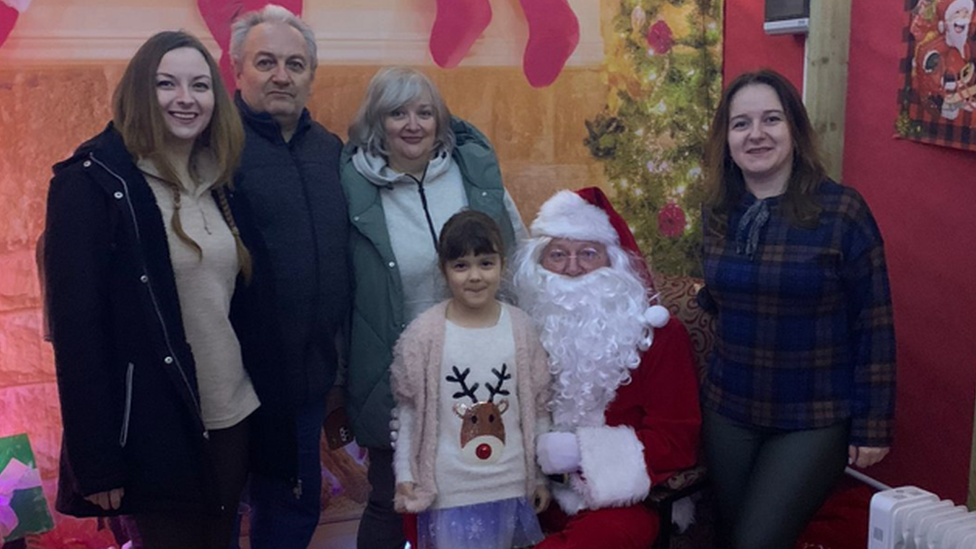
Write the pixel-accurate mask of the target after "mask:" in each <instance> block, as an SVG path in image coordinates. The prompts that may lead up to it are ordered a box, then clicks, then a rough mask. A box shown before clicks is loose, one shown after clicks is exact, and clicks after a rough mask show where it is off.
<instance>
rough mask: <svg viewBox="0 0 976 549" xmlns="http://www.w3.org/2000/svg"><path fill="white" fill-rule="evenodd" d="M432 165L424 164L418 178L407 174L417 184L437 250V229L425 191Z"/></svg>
mask: <svg viewBox="0 0 976 549" xmlns="http://www.w3.org/2000/svg"><path fill="white" fill-rule="evenodd" d="M429 167H430V162H428V163H427V165H426V166H424V173H423V174H422V175H421V176H420V179H417V178H416V177H414V176H413V175H411V174H406V175H407V177H409V178H410V179H413V180H414V182H415V183H416V184H417V192H419V193H420V204H421V205H422V206H423V208H424V216H425V217H426V218H427V228H428V229H430V238H431V239H433V240H434V250H435V251H436V250H437V231H435V230H434V221H433V219H431V217H430V207H429V206H428V205H427V193H426V192H425V191H424V180H425V179H427V168H429Z"/></svg>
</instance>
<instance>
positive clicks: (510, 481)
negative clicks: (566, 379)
mask: <svg viewBox="0 0 976 549" xmlns="http://www.w3.org/2000/svg"><path fill="white" fill-rule="evenodd" d="M437 253H438V259H439V262H440V269H441V273H443V275H444V278H445V279H446V281H447V285H448V287H449V288H450V290H451V294H452V296H453V297H452V298H451V299H449V300H447V301H445V302H442V303H440V304H438V305H435V306H434V307H432V308H431V309H429V310H428V311H427V312H425V313H423V314H422V315H420V316H419V317H417V319H416V320H414V321H413V322H412V323H411V324H410V326H408V327H407V329H406V331H404V332H403V335H402V336H401V337H400V340H399V341H398V342H397V345H396V348H395V349H394V359H393V365H392V367H391V375H392V386H393V395H394V398H395V399H396V402H397V413H398V414H399V420H400V421H399V423H400V429H399V433H398V435H397V441H396V450H395V452H394V460H393V466H394V472H395V474H396V482H397V487H396V496H395V498H394V505H395V507H396V509H397V511H398V512H401V513H418V514H419V516H418V517H417V530H418V538H419V539H418V542H419V549H456V548H461V547H463V548H465V549H510V548H513V547H514V548H519V547H531V546H532V545H534V544H536V543H538V542H539V541H541V540H542V538H543V535H542V531H541V529H540V528H539V522H538V520H537V519H536V516H535V512H537V511H541V510H543V509H544V508H545V507H546V506H547V505H548V502H549V492H548V490H547V489H546V488H545V485H544V480H543V478H544V477H543V476H542V474H541V472H539V471H538V470H537V468H536V465H535V439H536V435H537V434H541V433H543V432H546V431H548V429H549V425H550V417H549V412H548V410H547V408H546V403H547V402H548V400H549V371H548V368H547V362H546V355H545V351H544V350H543V349H542V346H541V345H540V344H539V338H538V336H537V334H536V332H535V330H534V329H533V328H532V326H531V323H530V320H529V318H528V317H527V316H526V315H525V313H523V312H522V311H521V310H519V309H517V308H515V307H513V306H511V305H507V304H503V303H501V302H499V301H498V300H497V299H495V294H496V292H497V291H498V286H499V283H500V282H501V279H502V271H503V267H504V264H503V261H504V260H503V258H504V256H505V250H504V244H503V243H502V237H501V233H500V232H499V230H498V227H497V226H496V225H495V222H494V221H493V220H492V219H491V218H490V217H489V216H487V215H485V214H483V213H480V212H476V211H462V212H460V213H458V214H455V215H454V216H453V217H451V218H450V219H449V220H448V221H447V223H446V224H445V225H444V228H443V229H442V230H441V235H440V240H439V242H438V250H437ZM533 507H534V508H533Z"/></svg>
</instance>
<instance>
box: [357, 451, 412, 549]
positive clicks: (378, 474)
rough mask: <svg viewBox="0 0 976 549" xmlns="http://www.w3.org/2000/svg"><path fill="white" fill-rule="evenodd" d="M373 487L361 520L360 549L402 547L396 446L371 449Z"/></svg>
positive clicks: (371, 480)
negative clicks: (395, 498) (395, 496)
mask: <svg viewBox="0 0 976 549" xmlns="http://www.w3.org/2000/svg"><path fill="white" fill-rule="evenodd" d="M367 476H368V478H369V484H370V486H371V490H370V491H369V501H368V502H367V503H366V510H365V511H363V518H362V520H361V521H360V522H359V535H358V537H357V539H356V547H357V548H358V549H403V545H404V544H405V543H406V542H407V540H406V538H405V537H404V535H403V517H402V516H400V515H398V514H397V512H396V511H394V510H393V493H394V491H395V490H396V486H395V484H396V480H395V479H394V477H393V450H383V449H378V448H370V449H369V471H368V473H367Z"/></svg>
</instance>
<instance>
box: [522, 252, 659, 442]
mask: <svg viewBox="0 0 976 549" xmlns="http://www.w3.org/2000/svg"><path fill="white" fill-rule="evenodd" d="M614 255H617V257H614ZM611 261H612V264H613V265H620V264H627V261H628V259H627V256H626V255H625V254H624V253H623V252H622V251H619V250H618V254H613V253H611ZM515 284H516V292H517V294H518V298H519V306H520V307H521V308H522V309H523V310H525V312H526V313H528V314H529V316H530V317H532V319H533V320H534V321H535V323H536V326H537V328H538V329H539V332H540V336H541V340H542V345H543V347H544V348H545V349H546V351H547V352H548V353H549V369H550V371H551V372H552V374H553V384H552V389H553V400H552V402H551V408H552V412H553V422H554V424H555V427H556V429H558V430H574V429H575V428H576V427H580V426H600V425H603V423H604V419H605V418H604V412H605V410H606V407H607V405H608V404H609V403H610V402H612V401H613V399H614V397H615V396H616V393H617V388H618V387H620V386H621V385H625V384H627V383H630V371H631V370H633V369H634V368H637V366H638V365H639V364H640V350H639V347H641V346H646V345H642V343H645V342H646V338H647V335H648V328H647V327H646V325H645V323H644V321H643V317H642V315H643V313H644V311H645V309H646V308H647V300H646V297H645V296H646V293H645V289H644V285H643V284H642V283H641V281H640V279H639V278H638V277H637V276H635V275H634V274H633V272H632V271H631V270H630V269H627V268H618V267H607V268H602V269H598V270H596V271H593V272H591V273H589V274H586V275H583V276H579V277H575V278H573V277H566V276H563V275H558V274H554V273H551V272H549V271H547V270H546V269H544V268H543V267H542V266H541V265H539V264H538V262H537V261H534V260H533V259H531V258H524V260H523V264H522V266H521V268H520V269H519V271H518V272H517V273H516V280H515Z"/></svg>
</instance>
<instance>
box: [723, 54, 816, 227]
mask: <svg viewBox="0 0 976 549" xmlns="http://www.w3.org/2000/svg"><path fill="white" fill-rule="evenodd" d="M757 84H762V85H766V86H769V87H770V88H772V89H773V91H774V92H776V95H777V96H778V97H779V101H780V103H781V104H782V105H783V112H784V116H785V117H786V123H787V124H788V125H789V129H790V137H791V138H792V140H793V166H792V170H791V172H790V178H789V181H787V184H786V192H785V193H784V195H783V206H784V213H785V214H786V217H787V219H789V220H790V222H791V223H793V224H795V225H798V226H802V227H810V226H814V225H816V224H817V221H818V218H819V215H820V210H821V209H822V208H821V206H820V204H819V203H818V202H817V200H816V197H815V193H816V190H817V187H818V186H819V185H820V183H821V182H822V181H823V180H824V179H826V177H827V171H826V169H825V168H824V165H823V161H822V160H821V157H820V147H819V145H818V142H817V133H816V131H814V129H813V126H812V125H811V124H810V118H809V117H808V116H807V110H806V108H805V107H804V106H803V100H802V99H801V98H800V94H799V92H797V90H796V88H795V87H794V86H793V84H791V83H790V81H789V80H787V79H786V77H784V76H783V75H781V74H779V73H778V72H776V71H773V70H769V69H762V70H758V71H755V72H747V73H744V74H740V75H739V76H738V77H736V78H735V80H733V81H732V82H731V83H730V84H729V86H728V87H727V88H726V89H725V91H724V92H723V93H722V99H721V101H719V104H718V109H716V111H715V118H714V120H713V121H712V128H711V130H710V132H709V135H708V142H707V143H706V145H705V186H706V192H707V195H706V199H705V210H706V216H707V217H708V219H709V226H711V227H712V230H721V227H723V226H724V225H725V223H726V222H727V220H728V214H729V212H730V211H732V209H734V208H735V206H736V205H737V204H738V203H739V200H740V199H741V198H742V195H743V194H744V193H745V192H746V183H745V178H744V177H743V175H742V170H741V169H740V168H739V166H738V165H736V163H735V161H733V160H732V155H731V153H730V151H729V139H728V135H729V110H730V105H731V103H732V99H733V98H734V97H735V95H736V94H737V93H738V92H739V91H741V90H742V89H743V88H745V87H746V86H751V85H757ZM712 221H717V222H718V223H713V222H712Z"/></svg>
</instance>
